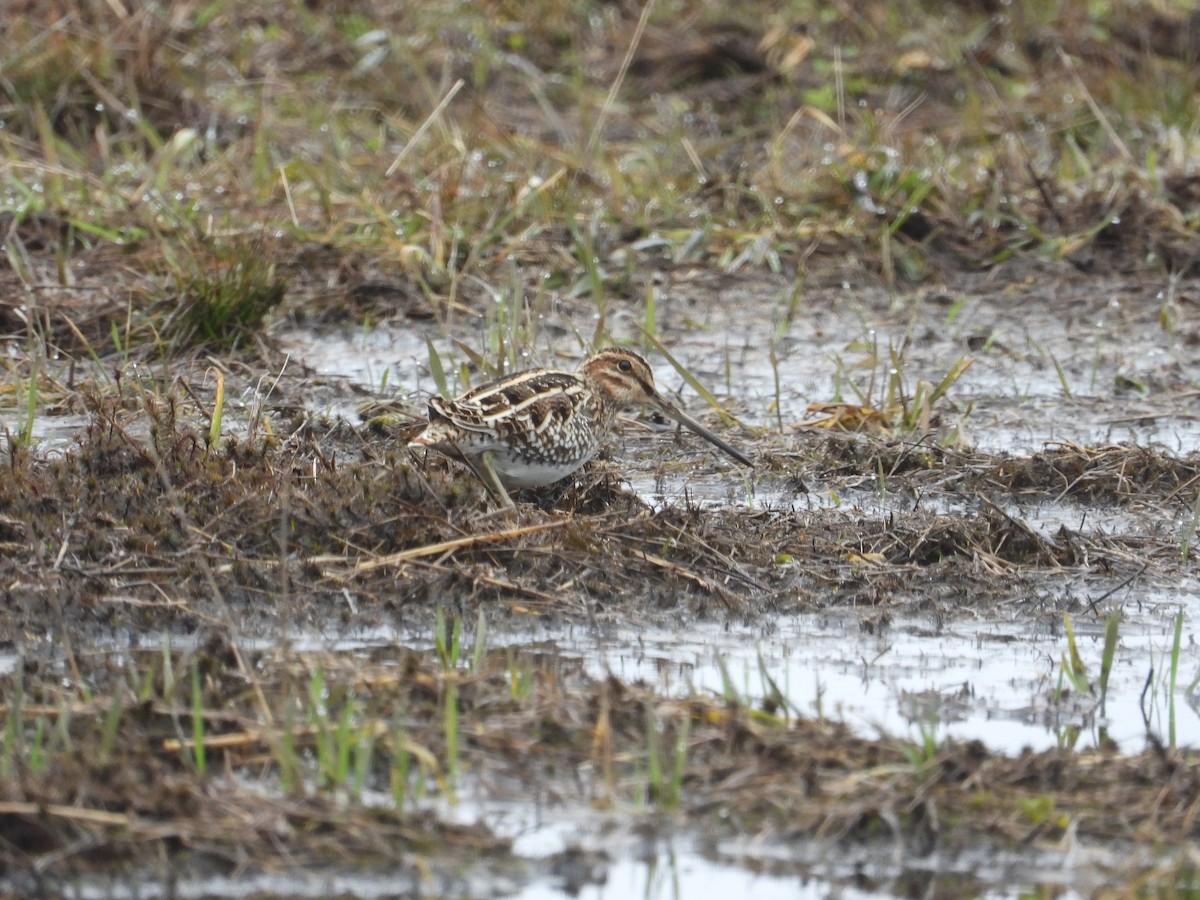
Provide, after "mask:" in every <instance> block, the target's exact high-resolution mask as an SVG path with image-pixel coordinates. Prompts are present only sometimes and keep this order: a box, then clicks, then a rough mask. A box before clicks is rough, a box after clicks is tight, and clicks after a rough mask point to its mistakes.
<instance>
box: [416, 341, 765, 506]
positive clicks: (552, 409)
mask: <svg viewBox="0 0 1200 900" xmlns="http://www.w3.org/2000/svg"><path fill="white" fill-rule="evenodd" d="M629 406H649V407H653V408H654V409H657V410H660V411H661V412H663V413H665V414H666V415H668V416H670V417H671V418H672V419H674V420H675V421H677V422H679V423H680V424H681V425H683V426H685V427H687V428H689V429H690V430H692V431H694V432H695V433H696V434H698V435H700V436H701V437H702V438H704V439H705V440H707V441H709V442H710V443H711V444H713V445H714V446H716V447H719V448H720V449H721V450H723V451H724V452H725V453H728V454H729V455H730V456H732V457H733V458H734V459H736V460H737V461H738V462H740V463H741V464H742V465H744V466H751V467H753V466H754V463H753V461H751V459H750V458H749V457H748V456H746V455H745V454H744V453H741V452H740V451H738V450H735V449H734V448H733V447H731V446H730V445H729V444H727V443H725V441H723V440H721V438H719V437H717V436H716V435H715V434H713V433H712V432H711V431H709V430H708V429H707V428H705V427H704V426H703V425H701V424H700V423H699V422H697V421H696V420H695V419H693V418H692V417H691V416H689V415H688V414H687V413H685V412H684V411H683V410H681V409H679V408H678V407H676V406H675V405H674V404H672V403H671V402H670V401H669V400H667V399H666V398H665V397H663V396H662V395H661V394H660V393H659V392H658V390H657V389H656V388H655V387H654V375H653V373H651V371H650V366H648V365H647V364H646V361H645V360H644V359H642V358H641V357H640V356H638V355H637V354H636V353H634V352H632V351H630V350H623V349H620V348H617V347H608V348H606V349H604V350H600V351H598V352H596V353H594V354H592V355H591V356H589V357H588V358H587V359H586V360H584V362H583V365H582V366H580V368H579V372H578V373H573V372H560V371H557V370H555V369H529V370H528V371H525V372H517V373H516V374H514V375H506V376H504V377H503V378H499V379H497V380H496V381H493V382H490V383H489V384H485V385H482V386H481V387H477V388H475V389H474V390H470V391H467V392H466V393H465V394H463V395H462V396H460V397H456V398H455V399H454V400H446V399H444V398H442V397H436V396H435V397H431V398H430V400H429V424H428V425H427V426H426V427H425V430H424V431H422V432H421V433H420V434H419V435H417V436H416V437H415V438H414V439H413V441H412V443H410V444H409V446H410V447H414V448H415V447H432V448H434V449H435V450H439V451H441V452H442V453H445V454H447V455H448V456H453V457H455V458H458V459H462V460H463V461H465V462H466V463H467V464H469V465H470V466H471V468H472V469H473V470H474V471H475V472H476V474H478V475H479V477H480V479H482V480H483V482H484V484H486V485H487V486H488V488H489V489H490V490H491V491H492V493H494V494H495V495H496V497H497V499H498V500H499V501H500V502H501V503H503V504H504V505H505V506H510V507H511V506H512V505H513V502H512V498H511V497H509V495H508V490H509V489H514V488H526V487H540V486H541V485H545V484H553V483H554V482H556V481H559V480H561V479H563V478H566V477H567V476H568V475H570V474H571V473H572V472H574V471H575V470H577V469H578V468H580V467H581V466H582V465H583V464H584V463H586V462H587V461H588V460H590V459H591V458H592V457H593V456H594V455H595V454H596V450H597V449H598V448H599V446H600V443H601V441H602V440H603V439H604V437H605V436H606V435H607V434H608V433H609V431H610V430H611V429H612V424H613V419H614V418H615V417H616V415H617V413H618V412H620V411H621V410H622V409H625V408H626V407H629Z"/></svg>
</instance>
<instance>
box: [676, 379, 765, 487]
mask: <svg viewBox="0 0 1200 900" xmlns="http://www.w3.org/2000/svg"><path fill="white" fill-rule="evenodd" d="M654 405H655V406H657V407H658V408H659V409H661V410H662V411H663V412H664V413H666V414H667V415H668V416H670V417H671V418H672V419H674V420H675V421H676V422H678V423H679V424H680V425H682V426H683V427H685V428H687V429H689V430H690V431H694V432H696V434H698V435H700V437H702V438H704V439H705V440H706V441H708V442H709V443H710V444H712V445H713V446H714V447H717V448H719V449H721V450H724V451H725V452H726V453H728V454H729V455H730V456H732V457H733V458H734V459H736V460H737V461H738V462H740V463H741V464H742V465H743V466H749V467H750V468H752V469H753V468H754V461H753V460H752V459H750V457H748V456H747V455H746V454H745V453H742V452H741V451H740V450H735V449H734V448H733V447H731V446H730V445H729V444H727V443H725V442H724V441H723V440H721V439H720V438H719V437H717V436H716V435H715V434H713V433H712V432H711V431H709V430H708V429H707V428H705V427H704V426H703V425H701V424H700V423H699V422H697V421H696V420H695V419H693V418H692V417H691V416H689V415H688V414H687V413H685V412H684V411H683V410H682V409H678V408H677V407H676V406H675V405H674V404H673V403H671V402H670V401H668V400H666V399H664V398H663V397H660V396H658V395H657V394H656V395H655V397H654Z"/></svg>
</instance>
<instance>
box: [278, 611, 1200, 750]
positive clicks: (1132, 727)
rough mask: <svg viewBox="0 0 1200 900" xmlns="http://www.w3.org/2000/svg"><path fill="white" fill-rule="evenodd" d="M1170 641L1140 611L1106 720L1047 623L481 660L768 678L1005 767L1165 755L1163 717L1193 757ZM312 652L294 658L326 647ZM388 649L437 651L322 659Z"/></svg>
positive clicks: (827, 710) (644, 632)
mask: <svg viewBox="0 0 1200 900" xmlns="http://www.w3.org/2000/svg"><path fill="white" fill-rule="evenodd" d="M1074 626H1075V635H1076V641H1077V644H1078V647H1079V652H1080V655H1081V656H1082V658H1083V660H1084V663H1085V665H1086V666H1087V670H1088V672H1089V674H1090V676H1091V678H1092V680H1093V681H1096V680H1097V679H1098V676H1099V671H1100V661H1101V656H1102V651H1103V642H1104V622H1103V620H1100V621H1096V620H1095V618H1094V617H1088V616H1078V617H1076V618H1075V620H1074ZM1173 639H1174V607H1173V606H1171V605H1169V604H1165V603H1164V604H1162V605H1160V606H1155V605H1153V604H1150V603H1148V602H1143V604H1142V610H1141V612H1140V614H1136V615H1134V614H1132V613H1131V614H1130V615H1129V616H1127V617H1126V619H1125V620H1124V621H1123V622H1122V623H1121V626H1120V642H1119V644H1118V650H1117V653H1116V658H1115V661H1114V664H1113V670H1112V673H1111V675H1110V676H1109V682H1108V692H1107V697H1106V702H1105V704H1104V710H1103V715H1101V709H1100V703H1099V698H1098V697H1097V696H1094V695H1074V694H1073V693H1072V692H1071V691H1070V690H1069V688H1070V685H1069V683H1068V682H1065V681H1064V680H1062V677H1061V672H1062V659H1063V653H1064V652H1065V651H1066V649H1067V638H1066V635H1065V633H1064V631H1063V628H1062V620H1061V619H1060V618H1057V617H1056V618H1055V619H1053V620H1051V621H1049V622H1048V623H1039V622H1036V621H1035V622H1012V621H1009V622H1000V621H994V620H990V621H989V620H982V619H981V620H972V619H960V620H958V621H954V622H950V623H947V624H944V625H942V626H937V625H935V624H933V623H931V622H929V621H926V620H923V619H919V618H896V619H895V620H893V622H892V624H891V626H890V627H888V628H886V629H884V630H883V631H882V633H880V634H872V633H870V632H869V631H867V630H864V628H863V626H862V624H861V622H860V620H859V619H858V618H856V617H855V616H853V615H846V614H806V615H799V616H780V617H776V618H775V619H774V620H773V621H772V622H771V624H770V625H769V626H768V627H766V628H764V627H762V626H755V627H745V626H738V625H723V624H717V623H709V622H698V623H692V624H690V625H688V626H687V628H686V629H667V628H645V627H634V626H611V627H606V628H602V629H601V630H600V631H599V632H596V631H593V630H592V629H591V628H585V627H581V626H565V627H555V626H546V627H544V628H540V629H535V630H531V631H530V632H527V633H522V634H516V635H501V634H495V633H493V634H492V635H490V636H489V639H488V646H489V649H491V650H511V651H513V652H514V653H516V654H518V656H519V658H520V659H523V660H526V661H532V662H533V664H534V665H535V666H546V667H556V666H563V665H572V666H574V665H581V666H582V667H583V668H584V670H585V671H587V672H588V674H589V675H591V676H593V677H597V678H601V677H605V676H608V675H613V676H615V677H617V678H619V679H621V680H622V681H626V682H631V683H641V684H645V685H650V686H653V687H654V689H655V691H656V692H658V693H660V694H662V695H663V696H671V697H685V696H688V695H690V694H693V693H702V694H708V695H714V696H736V697H738V698H739V699H741V700H743V701H745V702H750V703H755V702H757V701H760V700H761V699H762V698H763V697H764V696H766V695H767V694H768V693H769V691H770V681H768V680H767V679H766V678H764V675H765V676H769V679H770V680H771V681H773V682H774V684H775V685H777V686H778V688H779V689H780V691H781V692H782V694H783V696H784V697H786V698H787V700H788V702H789V705H790V708H791V711H792V713H793V714H796V715H801V716H806V717H810V718H815V717H824V718H828V719H832V720H835V721H839V722H844V723H845V724H847V725H849V726H850V727H851V728H852V729H853V730H854V731H856V732H858V733H859V734H862V735H863V736H866V737H874V736H877V735H879V734H889V735H893V736H900V737H905V736H907V737H911V738H912V739H913V740H923V739H924V738H925V737H926V736H927V735H932V736H933V737H935V738H936V739H937V740H938V741H942V740H945V739H953V740H958V741H967V740H980V741H982V742H983V743H984V744H986V745H987V746H988V747H989V748H991V749H992V750H994V751H998V752H1003V753H1007V754H1013V753H1018V752H1020V751H1021V750H1022V749H1024V748H1026V747H1028V748H1031V749H1034V750H1042V749H1047V748H1051V747H1055V746H1057V745H1059V744H1060V742H1067V741H1071V742H1073V743H1072V746H1075V747H1076V748H1080V749H1081V748H1085V747H1088V746H1094V745H1095V744H1096V743H1097V742H1099V741H1100V740H1101V739H1102V738H1106V739H1107V740H1109V741H1115V742H1116V744H1117V746H1119V747H1120V749H1121V750H1123V751H1126V752H1131V753H1134V752H1138V751H1140V750H1142V749H1143V748H1144V747H1145V746H1146V744H1147V741H1148V740H1151V739H1153V740H1157V741H1161V742H1163V743H1170V737H1171V736H1170V727H1171V723H1170V712H1171V708H1172V705H1173V707H1174V715H1175V721H1174V729H1175V740H1174V743H1175V744H1176V745H1177V746H1200V714H1198V712H1197V709H1196V706H1195V705H1194V704H1195V698H1194V697H1193V696H1192V695H1191V694H1190V693H1189V687H1190V686H1191V685H1192V683H1193V681H1195V680H1196V679H1197V678H1200V665H1197V663H1196V662H1195V660H1194V658H1192V657H1191V656H1190V655H1189V654H1188V653H1187V652H1186V649H1185V652H1183V653H1181V662H1180V670H1179V672H1178V676H1177V684H1176V692H1175V696H1174V698H1173V704H1172V698H1171V697H1170V695H1169V691H1168V683H1167V680H1166V679H1167V666H1168V664H1169V658H1170V651H1171V645H1172V642H1173ZM309 640H310V641H311V642H312V643H311V644H308V642H305V643H301V644H299V645H297V649H304V648H305V646H306V645H307V646H309V647H311V648H313V649H315V648H316V647H317V646H321V645H322V641H321V640H320V639H318V638H310V639H309ZM470 641H471V638H470V636H469V635H468V637H467V643H468V644H470ZM1194 641H1195V629H1194V626H1193V625H1192V624H1191V622H1190V621H1188V620H1185V622H1184V629H1183V635H1182V646H1183V647H1184V648H1188V647H1191V646H1193V644H1194ZM394 643H400V644H404V645H407V646H410V647H412V648H413V649H418V650H430V649H431V645H430V644H428V643H426V641H425V640H423V639H421V638H419V637H414V636H413V635H407V636H406V635H404V634H398V633H394V632H391V631H389V630H384V631H382V632H381V631H375V632H369V633H363V634H359V635H354V636H348V637H345V638H342V639H335V640H333V641H332V644H329V643H326V644H324V646H325V647H326V648H328V649H332V650H335V651H342V652H352V651H354V650H357V649H364V648H368V647H371V646H377V645H390V644H394ZM1148 677H1149V678H1150V687H1149V688H1148V689H1147V687H1146V685H1147V679H1148ZM1143 691H1145V696H1144V697H1143ZM1076 732H1078V733H1077V734H1076Z"/></svg>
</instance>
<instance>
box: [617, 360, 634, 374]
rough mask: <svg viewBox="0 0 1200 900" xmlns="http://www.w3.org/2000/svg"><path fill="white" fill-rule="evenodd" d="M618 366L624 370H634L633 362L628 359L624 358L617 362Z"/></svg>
mask: <svg viewBox="0 0 1200 900" xmlns="http://www.w3.org/2000/svg"><path fill="white" fill-rule="evenodd" d="M617 368H618V369H620V370H621V371H622V372H630V371H632V370H633V363H631V362H630V361H629V360H627V359H623V360H621V361H620V362H619V363H617Z"/></svg>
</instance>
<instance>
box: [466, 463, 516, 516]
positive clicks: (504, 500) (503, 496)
mask: <svg viewBox="0 0 1200 900" xmlns="http://www.w3.org/2000/svg"><path fill="white" fill-rule="evenodd" d="M471 468H473V469H474V470H475V474H476V475H478V476H479V480H480V481H482V482H483V484H484V486H485V487H486V488H487V489H488V490H489V491H491V492H492V495H493V496H494V497H495V498H496V499H497V500H499V501H500V505H501V506H503V507H504V508H505V509H515V508H516V504H515V503H513V501H512V497H510V496H508V491H506V490H505V489H504V485H503V484H501V482H500V476H499V475H497V474H496V467H495V466H493V465H492V451H491V450H484V451H483V452H482V453H480V454H479V457H478V465H476V464H475V463H472V465H471Z"/></svg>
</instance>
